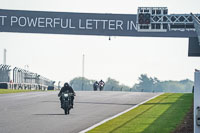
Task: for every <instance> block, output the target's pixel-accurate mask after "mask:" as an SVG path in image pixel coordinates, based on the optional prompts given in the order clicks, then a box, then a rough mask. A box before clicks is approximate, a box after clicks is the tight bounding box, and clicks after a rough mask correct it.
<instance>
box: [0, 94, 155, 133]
mask: <svg viewBox="0 0 200 133" xmlns="http://www.w3.org/2000/svg"><path fill="white" fill-rule="evenodd" d="M57 94H58V91H48V92H27V93H16V94H0V133H78V132H80V131H82V130H84V129H86V128H88V127H90V126H92V125H94V124H96V123H98V122H100V121H102V120H104V119H106V118H108V117H111V116H113V115H116V114H118V113H120V112H122V111H124V110H126V109H128V108H130V107H133V106H134V105H137V104H139V103H141V102H143V101H145V100H147V99H149V98H151V97H153V96H155V95H158V93H144V92H143V93H142V92H107V91H103V92H99V91H98V92H91V91H78V92H76V95H77V96H76V97H75V105H74V109H72V110H71V111H70V115H64V111H63V109H61V108H60V103H59V99H58V97H57Z"/></svg>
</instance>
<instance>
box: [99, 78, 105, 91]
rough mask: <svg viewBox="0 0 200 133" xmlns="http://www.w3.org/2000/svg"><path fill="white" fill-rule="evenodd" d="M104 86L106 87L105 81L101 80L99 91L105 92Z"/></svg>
mask: <svg viewBox="0 0 200 133" xmlns="http://www.w3.org/2000/svg"><path fill="white" fill-rule="evenodd" d="M104 85H105V83H104V81H103V80H100V81H99V89H100V91H102V90H103V87H104Z"/></svg>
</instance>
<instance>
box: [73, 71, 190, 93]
mask: <svg viewBox="0 0 200 133" xmlns="http://www.w3.org/2000/svg"><path fill="white" fill-rule="evenodd" d="M95 81H96V80H89V79H87V78H82V77H76V78H74V79H72V80H71V81H70V85H71V86H72V87H73V88H74V90H83V91H92V90H93V84H94V82H95ZM138 81H139V83H137V84H134V85H133V86H132V87H129V86H127V85H123V84H120V83H119V81H117V80H115V79H112V78H108V79H107V81H105V86H104V91H133V92H172V93H173V92H174V93H188V92H192V87H193V85H194V82H193V81H191V80H189V79H184V80H180V81H172V80H169V81H160V80H159V79H158V78H156V77H148V76H147V75H146V74H141V75H140V77H139V78H138Z"/></svg>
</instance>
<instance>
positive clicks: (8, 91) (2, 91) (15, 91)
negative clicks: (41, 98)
mask: <svg viewBox="0 0 200 133" xmlns="http://www.w3.org/2000/svg"><path fill="white" fill-rule="evenodd" d="M31 91H34V90H10V89H0V94H8V93H20V92H31Z"/></svg>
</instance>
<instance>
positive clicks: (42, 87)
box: [0, 82, 53, 91]
mask: <svg viewBox="0 0 200 133" xmlns="http://www.w3.org/2000/svg"><path fill="white" fill-rule="evenodd" d="M0 88H3V89H12V90H43V91H45V90H49V88H51V90H53V86H52V87H50V86H46V85H41V84H29V83H8V82H1V83H0Z"/></svg>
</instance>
